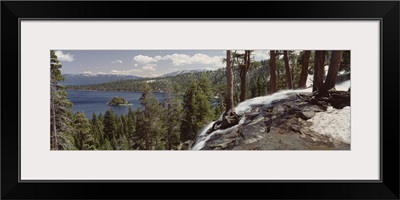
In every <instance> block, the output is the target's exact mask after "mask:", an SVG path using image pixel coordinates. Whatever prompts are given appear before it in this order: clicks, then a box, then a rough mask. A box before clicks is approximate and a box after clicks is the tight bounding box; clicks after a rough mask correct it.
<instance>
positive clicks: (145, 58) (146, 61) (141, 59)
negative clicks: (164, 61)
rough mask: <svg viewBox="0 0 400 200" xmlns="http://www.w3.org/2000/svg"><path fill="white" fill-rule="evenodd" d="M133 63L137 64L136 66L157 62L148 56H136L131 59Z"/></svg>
mask: <svg viewBox="0 0 400 200" xmlns="http://www.w3.org/2000/svg"><path fill="white" fill-rule="evenodd" d="M133 62H134V63H138V64H149V63H155V62H158V60H157V59H156V58H153V57H150V56H144V55H137V56H135V57H133Z"/></svg>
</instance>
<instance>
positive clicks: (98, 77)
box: [61, 74, 142, 86]
mask: <svg viewBox="0 0 400 200" xmlns="http://www.w3.org/2000/svg"><path fill="white" fill-rule="evenodd" d="M63 76H64V81H63V82H61V84H62V85H65V86H70V85H93V84H100V83H109V82H114V81H119V80H135V79H140V78H142V77H139V76H133V75H116V74H63Z"/></svg>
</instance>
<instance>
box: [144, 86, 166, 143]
mask: <svg viewBox="0 0 400 200" xmlns="http://www.w3.org/2000/svg"><path fill="white" fill-rule="evenodd" d="M142 91H143V93H142V97H141V98H140V102H141V104H142V106H143V111H142V115H143V118H142V119H143V127H142V130H141V135H142V138H143V139H144V142H145V149H146V150H150V149H153V148H155V147H156V146H157V145H159V139H160V137H159V133H160V131H161V130H160V129H162V128H163V127H162V125H161V121H160V115H159V111H160V110H161V109H162V108H161V107H160V106H159V102H158V100H157V99H156V98H155V97H154V95H153V91H152V89H151V87H150V85H149V84H148V83H147V82H143V85H142ZM154 145H155V146H154Z"/></svg>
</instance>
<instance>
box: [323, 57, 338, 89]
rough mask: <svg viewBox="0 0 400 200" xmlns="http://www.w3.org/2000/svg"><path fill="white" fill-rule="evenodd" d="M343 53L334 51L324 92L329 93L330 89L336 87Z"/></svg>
mask: <svg viewBox="0 0 400 200" xmlns="http://www.w3.org/2000/svg"><path fill="white" fill-rule="evenodd" d="M341 56H342V51H332V55H331V61H330V63H329V70H328V75H327V76H326V79H325V83H324V86H323V92H327V91H328V90H329V89H331V88H333V87H335V84H336V78H337V74H338V72H339V67H340V59H341Z"/></svg>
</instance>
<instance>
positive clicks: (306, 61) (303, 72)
mask: <svg viewBox="0 0 400 200" xmlns="http://www.w3.org/2000/svg"><path fill="white" fill-rule="evenodd" d="M310 55H311V51H304V54H303V63H302V66H301V74H300V80H299V86H298V87H299V88H305V87H306V83H307V76H308V64H309V62H310Z"/></svg>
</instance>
